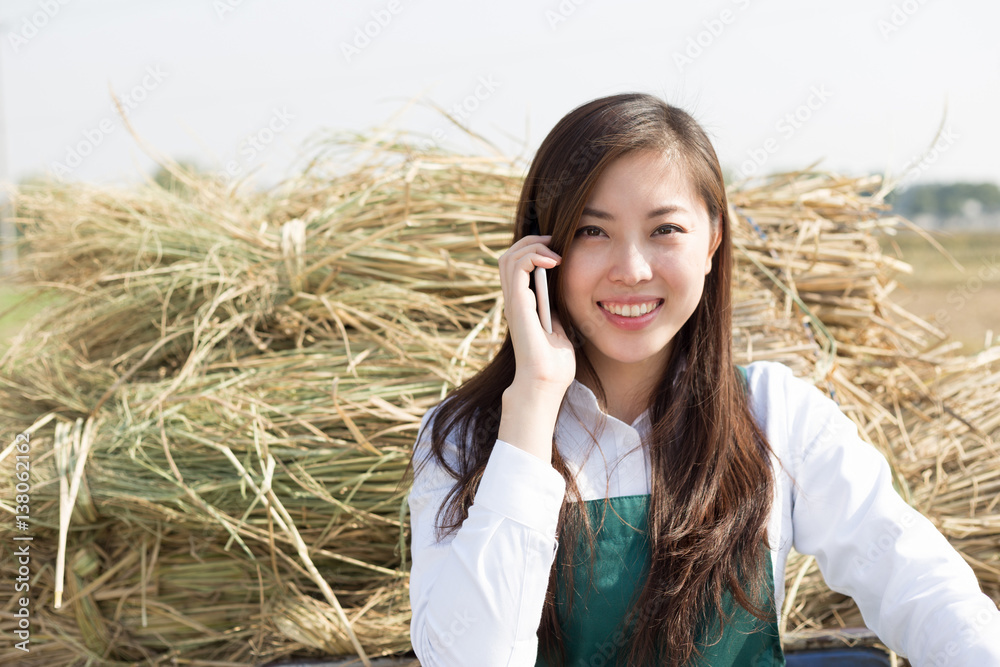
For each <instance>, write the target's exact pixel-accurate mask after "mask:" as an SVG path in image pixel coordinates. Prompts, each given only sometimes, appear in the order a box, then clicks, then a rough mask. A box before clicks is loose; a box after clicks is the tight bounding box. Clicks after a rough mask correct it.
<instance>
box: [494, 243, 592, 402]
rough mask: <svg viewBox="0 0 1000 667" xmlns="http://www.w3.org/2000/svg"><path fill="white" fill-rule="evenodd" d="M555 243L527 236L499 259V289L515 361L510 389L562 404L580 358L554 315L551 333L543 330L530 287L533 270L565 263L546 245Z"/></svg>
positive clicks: (536, 303)
mask: <svg viewBox="0 0 1000 667" xmlns="http://www.w3.org/2000/svg"><path fill="white" fill-rule="evenodd" d="M551 239H552V237H551V236H525V237H524V238H522V239H520V240H518V241H517V242H516V243H514V244H513V245H512V246H511V247H510V248H509V249H508V250H507V252H505V253H504V254H503V255H501V257H500V287H501V288H502V290H503V298H504V315H505V316H506V318H507V328H508V329H509V330H510V336H511V339H512V341H513V343H514V356H515V358H516V360H517V372H516V374H515V376H514V385H512V386H516V387H518V388H523V389H524V390H526V391H529V392H532V393H534V392H535V391H542V392H545V393H549V392H551V393H552V394H554V395H557V396H558V397H559V398H560V400H561V398H562V395H563V394H564V393H565V392H566V389H567V388H568V387H569V385H570V384H572V382H573V378H574V377H575V376H576V355H575V353H574V351H573V345H572V343H570V341H569V339H568V338H567V337H566V332H565V330H564V329H563V327H562V325H561V323H560V322H559V320H558V318H557V317H556V315H555V313H553V314H552V333H547V332H546V331H545V329H544V328H542V324H541V322H540V321H539V319H538V302H537V301H536V298H535V293H534V292H532V291H531V289H530V288H529V287H528V283H529V280H528V279H529V277H530V275H531V272H532V271H534V269H535V267H539V266H540V267H542V268H545V269H551V268H554V267H556V266H558V265H559V264H560V263H561V262H562V258H561V257H560V256H559V255H557V254H556V253H555V252H553V251H552V250H550V249H549V248H548V246H546V245H545V244H546V243H547V242H548V241H550V240H551Z"/></svg>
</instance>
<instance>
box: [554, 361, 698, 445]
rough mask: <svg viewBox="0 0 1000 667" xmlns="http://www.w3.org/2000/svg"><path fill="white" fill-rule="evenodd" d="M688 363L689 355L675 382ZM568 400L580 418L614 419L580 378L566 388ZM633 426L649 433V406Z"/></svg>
mask: <svg viewBox="0 0 1000 667" xmlns="http://www.w3.org/2000/svg"><path fill="white" fill-rule="evenodd" d="M686 365H687V357H686V356H685V357H684V358H682V359H681V361H680V365H679V366H678V369H677V373H676V375H675V376H674V384H675V385H676V384H677V380H678V379H679V378H680V375H681V373H682V372H683V371H684V367H685V366H686ZM566 402H567V404H568V405H569V407H570V408H572V411H573V413H574V414H575V415H576V416H577V417H578V418H579V419H584V420H587V421H596V420H598V419H599V418H600V417H601V416H603V417H604V418H605V419H614V417H611V416H610V415H608V414H607V413H606V412H604V411H603V410H601V408H600V406H599V405H598V404H597V396H596V395H594V392H593V391H591V389H590V387H588V386H587V385H585V384H583V383H582V382H580V381H579V380H576V379H574V380H573V383H572V384H571V385H570V386H569V389H567V390H566ZM629 426H631V427H632V428H634V429H636V430H638V431H639V432H640V433H647V432H648V431H649V427H650V423H649V409H648V408H647V409H646V410H644V411H643V412H642V414H640V415H639V416H638V417H636V418H635V421H634V422H632V423H631V424H629Z"/></svg>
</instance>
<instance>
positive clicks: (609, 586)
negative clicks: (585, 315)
mask: <svg viewBox="0 0 1000 667" xmlns="http://www.w3.org/2000/svg"><path fill="white" fill-rule="evenodd" d="M740 370H741V371H743V369H742V368H741V369H740ZM744 377H745V376H744ZM585 505H586V508H587V514H588V518H589V519H590V522H591V525H592V526H594V527H598V530H597V533H596V535H595V540H594V570H593V578H592V579H591V577H590V572H589V568H588V560H589V550H588V548H587V545H586V544H580V545H578V547H577V549H576V552H575V554H574V555H573V566H574V569H573V578H574V589H575V591H574V596H575V597H574V599H573V607H572V612H571V614H570V615H569V617H568V618H565V617H564V615H563V614H560V615H559V617H560V624H561V626H562V631H563V636H564V641H565V647H566V667H613V666H614V665H616V664H617V663H616V660H617V659H619V657H620V658H621V659H624V657H625V655H626V654H627V651H626V650H625V649H626V648H627V647H626V645H625V641H626V640H625V639H624V638H623V636H622V633H621V628H620V623H621V621H622V620H623V619H624V617H625V614H626V612H627V611H628V609H629V608H630V605H631V603H632V598H633V596H635V595H637V594H638V587H639V585H641V584H642V583H644V582H645V581H646V577H647V576H648V573H649V559H650V551H651V550H650V545H649V538H648V536H647V534H646V530H645V527H646V520H647V516H648V513H649V495H635V496H619V497H617V498H610V499H600V500H590V501H587V502H586V503H585ZM602 520H603V522H602ZM762 548H763V545H762ZM562 553H563V552H562V551H560V555H559V557H560V558H563V557H564V556H563V555H562ZM764 560H765V562H766V564H767V582H768V587H767V590H766V591H765V593H766V594H767V603H768V607H767V608H769V609H770V612H771V613H770V620H769V622H767V623H764V622H763V621H761V620H760V619H758V618H756V617H755V616H753V615H752V614H750V613H749V612H747V611H746V610H745V609H743V608H742V607H740V606H739V605H737V604H736V603H735V601H733V599H732V596H731V594H730V593H729V592H728V591H727V592H726V594H725V595H724V596H723V607H724V611H725V613H726V615H727V616H729V615H732V622H731V623H729V624H727V625H726V627H725V630H724V632H723V633H722V637H721V639H720V640H719V641H718V642H717V643H716V644H714V645H712V646H709V647H707V648H704V649H703V650H702V659H701V661H699V662H697V663H696V664H697V665H699V666H706V667H708V666H710V667H719V666H723V665H725V666H732V667H783V666H784V664H785V657H784V653H783V652H782V650H781V641H780V638H779V636H778V624H777V620H776V618H775V614H774V573H773V572H772V567H771V558H770V554H768V556H767V558H765V559H764ZM561 564H562V561H561V560H560V562H559V565H560V566H561ZM567 595H568V593H567V591H566V586H565V585H564V584H563V582H562V581H560V586H559V592H558V595H557V597H556V604H557V608H559V609H565V608H566V602H567ZM641 621H642V619H641V617H640V622H641ZM705 630H706V629H705V628H701V629H699V636H705ZM708 630H709V631H710V634H708V636H710V637H713V638H714V637H717V636H718V619H714V620H713V624H712V627H710V628H708ZM619 654H620V655H619ZM535 667H548V663H547V662H546V661H545V659H544V658H543V657H542V654H541V650H539V654H538V658H537V661H536V662H535Z"/></svg>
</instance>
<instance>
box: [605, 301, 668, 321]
mask: <svg viewBox="0 0 1000 667" xmlns="http://www.w3.org/2000/svg"><path fill="white" fill-rule="evenodd" d="M658 304H659V302H658V301H650V302H649V303H639V304H634V305H631V306H622V305H620V304H614V305H610V306H609V305H607V304H604V303H602V304H601V308H603V309H604V310H606V311H608V312H609V313H614V314H615V315H621V316H622V317H639V316H640V315H645V314H646V313H648V312H649V311H651V310H653V309H654V308H656V306H657V305H658Z"/></svg>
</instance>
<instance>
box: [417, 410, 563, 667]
mask: <svg viewBox="0 0 1000 667" xmlns="http://www.w3.org/2000/svg"><path fill="white" fill-rule="evenodd" d="M431 418H432V417H431V413H428V414H427V415H425V417H424V420H423V421H424V423H423V424H422V425H421V433H423V434H427V435H428V436H429V432H430V429H429V427H428V428H424V426H425V425H427V424H428V422H430V420H431ZM548 438H549V442H551V430H550V431H549V436H548ZM428 440H429V438H428V437H426V436H424V437H421V439H420V440H419V441H418V443H417V445H416V454H415V462H416V461H420V460H421V459H422V458H423V457H425V456H426V454H427V452H428V451H429V447H428V444H429V443H428ZM449 445H451V446H452V447H453V445H452V443H449ZM454 483H455V480H454V479H453V478H451V477H450V476H449V475H447V474H446V473H445V472H444V471H443V470H442V469H441V468H440V467H439V466H437V465H436V462H435V461H434V460H431V461H429V462H428V463H427V464H426V466H425V467H423V469H419V470H418V472H417V475H416V477H415V479H414V485H413V490H412V491H411V493H410V496H409V503H410V525H411V534H412V546H411V554H412V560H413V563H412V566H411V570H410V604H411V607H412V611H413V618H412V621H411V623H410V639H411V642H412V644H413V649H414V651H415V652H416V654H417V657H418V658H419V659H420V662H421V664H422V665H424V666H425V667H444V666H451V665H455V666H463V667H464V666H467V665H484V666H489V665H527V666H530V665H534V663H535V658H536V655H537V652H538V638H537V634H536V633H537V631H538V626H539V624H540V622H541V615H542V605H543V603H544V600H545V591H546V589H547V587H548V581H549V571H550V568H551V566H552V561H553V559H554V558H555V550H556V538H555V534H556V525H557V523H558V519H559V509H560V507H561V506H562V501H563V496H564V495H565V491H566V486H565V482H564V480H563V478H562V476H561V475H560V474H559V473H558V472H556V471H555V469H554V468H553V467H552V465H551V464H550V463H547V462H545V461H543V460H541V459H540V458H539V457H537V456H535V455H533V454H530V453H528V452H527V451H524V450H523V449H521V448H518V447H515V446H513V445H511V444H509V443H507V442H504V441H503V440H498V441H497V443H496V445H495V446H494V448H493V453H492V454H491V456H490V459H489V462H488V463H487V465H486V471H485V472H484V474H483V478H482V481H481V482H480V485H479V489H478V491H477V493H476V498H475V501H474V503H473V505H472V506H471V507H470V508H469V515H468V517H467V518H466V520H465V522H464V523H463V524H462V526H461V528H459V529H458V531H457V532H456V533H453V534H452V535H450V536H448V537H446V538H445V539H444V540H442V541H440V542H438V541H437V535H436V526H435V520H436V515H437V512H438V508H440V507H441V503H442V502H443V500H444V498H445V496H446V495H447V494H448V492H449V491H450V490H451V488H452V486H453V485H454Z"/></svg>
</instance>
